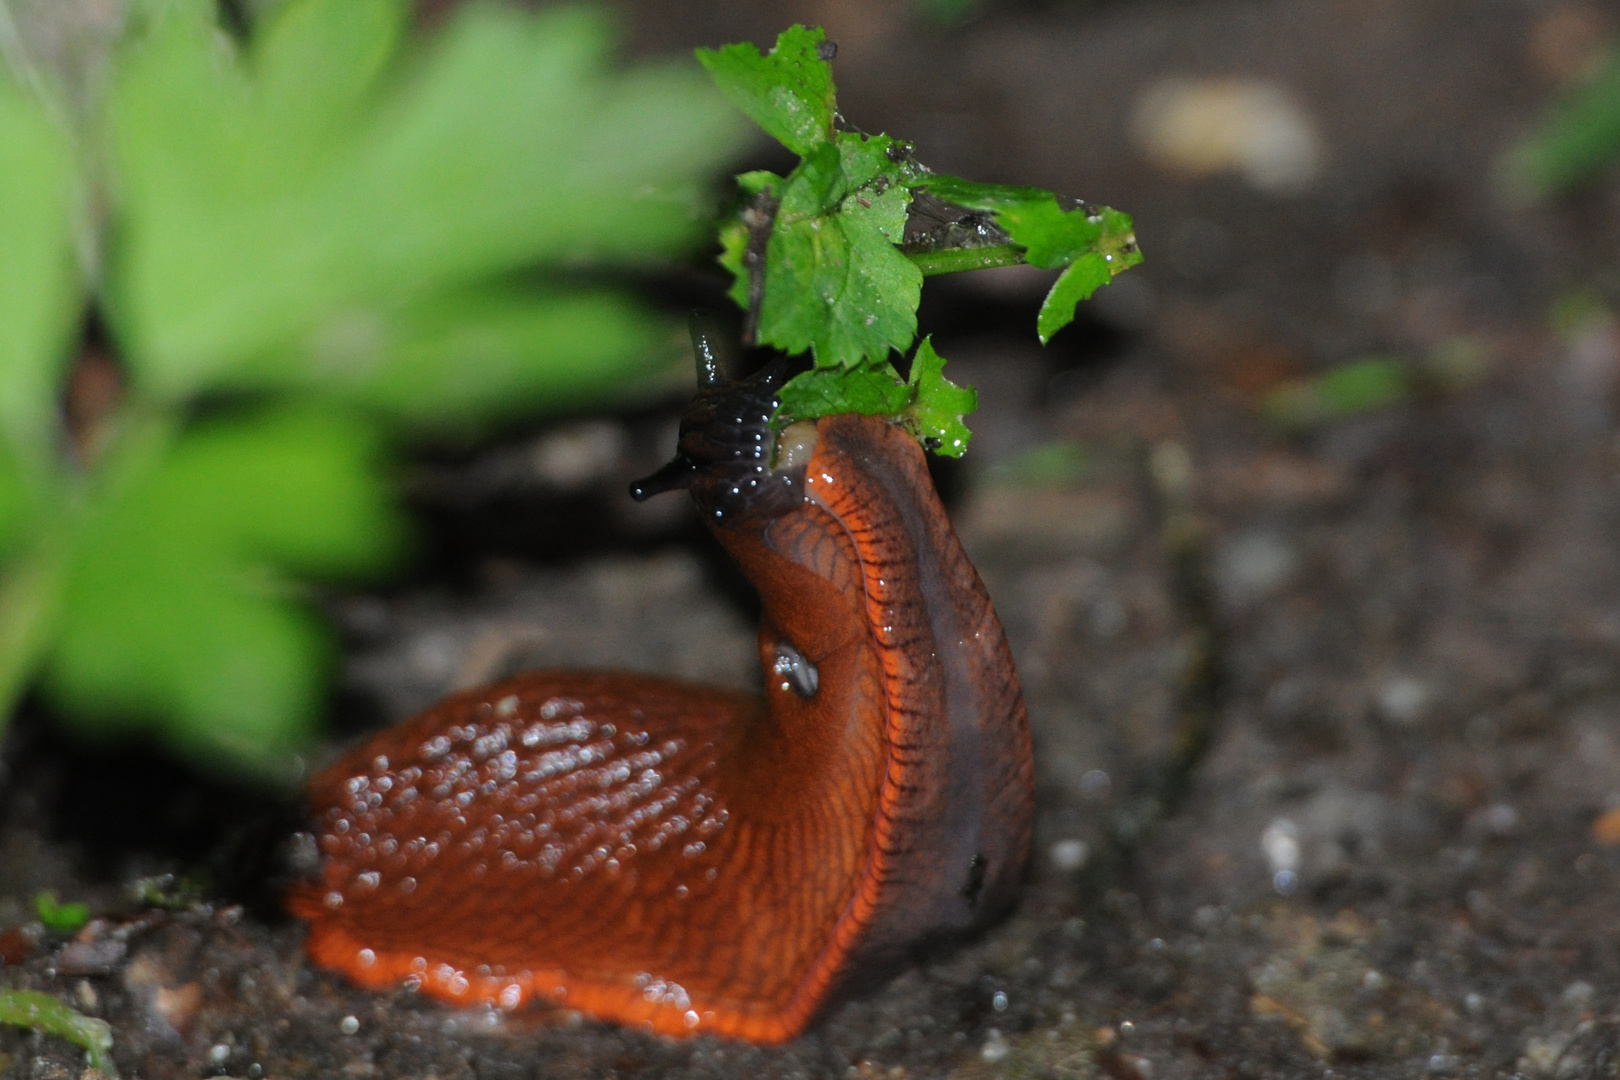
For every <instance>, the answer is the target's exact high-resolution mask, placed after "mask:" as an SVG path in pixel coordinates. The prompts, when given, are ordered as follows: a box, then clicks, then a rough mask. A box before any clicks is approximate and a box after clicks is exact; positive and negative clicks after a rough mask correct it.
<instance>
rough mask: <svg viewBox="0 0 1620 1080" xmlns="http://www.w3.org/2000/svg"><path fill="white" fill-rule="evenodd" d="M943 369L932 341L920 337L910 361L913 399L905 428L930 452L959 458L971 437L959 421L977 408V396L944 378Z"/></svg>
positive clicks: (968, 387) (907, 411) (910, 383)
mask: <svg viewBox="0 0 1620 1080" xmlns="http://www.w3.org/2000/svg"><path fill="white" fill-rule="evenodd" d="M944 367H945V361H944V359H943V358H942V357H941V356H940V355H939V353H937V352H935V351H934V342H933V338H932V337H931V336H930V337H925V338H923V339H922V343H921V344H919V345H918V346H917V352H916V355H914V356H913V357H912V358H911V378H910V380H909V385H910V387H911V389H912V392H913V400H912V403H911V405H910V407H909V408H907V409H906V411H905V414H904V419H905V424H906V427H907V428H909V429H910V430H911V432H912V434H914V435H916V436H917V438H919V439H921V440H922V441H923V445H925V446H927V447H928V448H929V449H930V450H933V451H935V452H936V453H939V454H943V455H945V456H946V457H961V456H962V455H963V454H964V453H965V452H966V451H967V447H968V440H969V439H970V438H971V437H972V433H971V432H969V431H968V428H967V425H966V424H964V423H963V422H962V420H963V418H964V417H965V416H967V414H968V413H970V412H972V411H973V410H974V409H977V408H978V407H979V395H978V393H977V392H976V391H975V390H974V389H973V387H971V386H957V385H956V384H955V383H953V382H951V381H950V380H949V379H947V378H946V377H945V375H944V371H943V369H944Z"/></svg>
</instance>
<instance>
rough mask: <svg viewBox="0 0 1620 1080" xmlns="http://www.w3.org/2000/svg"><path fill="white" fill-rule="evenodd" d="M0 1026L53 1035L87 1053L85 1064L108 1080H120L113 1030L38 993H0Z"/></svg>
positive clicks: (25, 991)
mask: <svg viewBox="0 0 1620 1080" xmlns="http://www.w3.org/2000/svg"><path fill="white" fill-rule="evenodd" d="M0 1024H11V1025H14V1026H16V1027H25V1028H28V1029H30V1030H32V1031H38V1032H40V1033H42V1034H45V1035H54V1036H56V1037H57V1038H59V1039H66V1040H67V1041H68V1042H70V1043H72V1044H73V1045H74V1046H77V1047H78V1048H79V1049H81V1050H83V1051H84V1057H85V1061H86V1062H87V1063H88V1064H89V1066H90V1067H91V1068H92V1069H95V1070H97V1071H98V1072H100V1073H101V1075H102V1076H105V1077H107V1078H108V1080H118V1067H117V1066H116V1065H114V1064H113V1059H112V1045H113V1037H112V1026H111V1025H110V1024H108V1023H107V1021H105V1020H97V1019H96V1018H95V1017H93V1016H85V1015H83V1014H82V1013H78V1012H75V1011H74V1010H72V1009H70V1008H68V1007H67V1006H66V1005H64V1004H62V1003H61V1002H60V1001H57V1000H56V999H55V998H53V997H51V995H49V994H43V993H40V992H39V991H38V990H0Z"/></svg>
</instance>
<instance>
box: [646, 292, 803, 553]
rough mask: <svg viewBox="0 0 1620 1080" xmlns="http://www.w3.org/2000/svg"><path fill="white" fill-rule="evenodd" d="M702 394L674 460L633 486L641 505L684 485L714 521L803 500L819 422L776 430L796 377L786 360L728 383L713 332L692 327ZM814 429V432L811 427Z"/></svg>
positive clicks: (767, 513) (775, 513)
mask: <svg viewBox="0 0 1620 1080" xmlns="http://www.w3.org/2000/svg"><path fill="white" fill-rule="evenodd" d="M692 346H693V351H694V352H695V353H696V354H697V368H698V384H699V386H698V393H697V397H696V398H694V399H693V400H692V404H691V405H690V406H688V407H687V410H686V415H685V416H683V417H682V418H681V434H680V441H679V443H678V444H677V445H676V448H675V460H673V461H671V462H670V463H669V464H668V465H665V466H664V467H663V468H662V469H659V470H658V471H657V472H655V473H653V474H652V475H651V476H648V477H646V478H644V479H641V480H637V481H636V482H635V483H634V484H631V485H630V497H631V498H632V499H635V500H636V501H637V502H640V501H642V500H644V499H647V498H650V497H652V496H653V495H657V494H659V493H661V492H665V491H673V490H674V489H676V488H685V489H687V490H688V491H690V492H691V493H692V498H693V500H694V501H696V503H697V504H698V508H699V509H700V510H702V511H703V516H704V517H705V518H706V519H707V520H708V521H709V523H710V524H711V525H719V524H722V523H727V522H731V521H735V520H737V519H740V518H745V517H766V518H772V517H779V516H780V515H782V514H785V513H787V512H788V511H790V510H792V509H793V508H794V507H796V506H798V505H799V504H800V503H801V502H803V501H804V463H805V461H806V460H807V459H808V457H809V454H808V453H806V452H805V450H806V447H805V446H804V445H803V444H804V443H805V442H806V440H807V439H808V440H811V442H812V445H813V439H814V431H815V429H814V427H813V426H810V425H799V424H794V425H792V426H791V427H790V428H789V429H788V430H787V431H784V432H783V433H782V435H781V437H780V438H778V436H777V433H776V432H774V431H773V430H771V414H772V413H774V412H775V411H776V406H777V403H778V399H777V391H778V390H780V389H781V387H782V384H783V383H785V382H787V380H788V379H789V378H790V377H791V375H792V370H791V368H790V365H789V362H788V361H787V360H786V359H778V360H773V361H772V362H771V363H769V364H767V365H766V366H765V367H763V368H761V369H760V370H759V371H758V372H756V373H755V374H753V375H751V376H749V377H748V378H746V379H738V380H735V381H732V380H728V379H727V378H726V377H725V375H724V374H723V373H722V372H721V370H720V364H719V361H718V359H717V358H716V356H715V350H714V347H713V341H712V339H711V338H710V336H709V334H708V333H707V332H705V331H704V330H702V329H701V328H700V327H698V326H697V325H695V324H694V326H693V328H692ZM806 429H808V430H806Z"/></svg>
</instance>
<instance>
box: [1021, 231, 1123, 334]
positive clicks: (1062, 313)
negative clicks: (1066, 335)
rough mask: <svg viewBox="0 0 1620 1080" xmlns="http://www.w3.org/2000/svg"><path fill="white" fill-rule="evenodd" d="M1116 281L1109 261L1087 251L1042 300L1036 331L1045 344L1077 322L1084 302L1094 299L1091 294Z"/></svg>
mask: <svg viewBox="0 0 1620 1080" xmlns="http://www.w3.org/2000/svg"><path fill="white" fill-rule="evenodd" d="M1112 278H1113V273H1112V272H1111V271H1110V270H1109V267H1108V262H1107V261H1106V260H1105V259H1104V258H1103V256H1102V255H1101V254H1099V253H1098V252H1095V251H1091V252H1087V253H1086V254H1084V255H1082V256H1080V257H1079V258H1078V259H1076V260H1074V262H1072V263H1070V264H1069V267H1068V269H1066V270H1064V271H1063V273H1061V274H1059V275H1058V279H1057V280H1056V281H1054V282H1052V288H1051V290H1050V291H1049V292H1048V293H1047V294H1046V299H1045V300H1042V301H1041V312H1040V314H1039V315H1037V316H1036V317H1035V332H1036V334H1038V335H1039V336H1040V339H1041V344H1042V345H1045V344H1046V343H1047V342H1048V341H1051V340H1052V335H1053V334H1055V333H1057V332H1058V331H1059V330H1061V329H1063V328H1064V327H1065V326H1068V325H1069V324H1070V323H1071V322H1073V321H1074V309H1075V307H1076V306H1077V305H1078V304H1079V303H1080V301H1082V300H1089V299H1091V294H1092V293H1094V292H1096V291H1097V290H1098V289H1100V288H1102V287H1103V286H1104V285H1106V284H1108V282H1109V281H1110V280H1111V279H1112Z"/></svg>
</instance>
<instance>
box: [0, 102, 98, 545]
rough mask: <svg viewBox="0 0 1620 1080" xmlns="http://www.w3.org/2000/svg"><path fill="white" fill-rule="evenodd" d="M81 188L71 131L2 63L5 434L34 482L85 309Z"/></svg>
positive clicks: (1, 393)
mask: <svg viewBox="0 0 1620 1080" xmlns="http://www.w3.org/2000/svg"><path fill="white" fill-rule="evenodd" d="M75 192H76V182H75V177H74V173H73V161H72V156H71V153H70V151H69V147H68V143H67V140H66V138H65V137H64V135H63V133H62V132H61V131H60V130H58V128H57V127H56V126H55V125H54V124H53V123H52V122H51V120H50V119H49V118H48V117H47V116H46V115H45V112H44V110H43V109H42V108H40V106H39V105H38V104H37V103H36V102H35V101H33V100H32V99H30V98H29V97H27V96H25V95H24V93H23V92H22V91H21V90H20V89H19V88H18V87H17V86H15V85H14V84H13V83H12V82H11V81H10V79H9V78H8V77H7V76H6V74H5V72H4V70H0V436H3V438H4V439H5V441H6V446H7V449H6V453H5V454H4V455H3V456H4V457H5V458H6V459H8V460H7V461H6V462H5V464H6V465H9V466H11V467H13V468H17V469H21V470H23V475H25V476H29V477H30V478H32V479H33V480H36V481H37V480H38V479H39V474H40V473H41V471H42V470H43V469H44V468H45V467H46V455H47V454H48V452H49V450H50V448H51V446H52V432H53V430H54V425H55V423H56V402H57V396H58V388H59V385H60V383H61V380H62V373H63V369H64V368H65V366H66V363H67V360H68V358H69V355H70V352H71V345H72V341H73V337H74V333H75V331H76V330H77V329H78V323H79V319H80V318H81V316H82V311H83V286H82V284H81V282H80V280H79V274H78V270H77V267H76V265H75V262H74V256H73V245H74V217H75V214H76V207H75V205H74V199H75ZM8 479H9V478H8ZM0 486H4V485H3V484H0ZM3 501H4V499H3V496H0V502H3ZM0 517H3V515H0Z"/></svg>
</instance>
